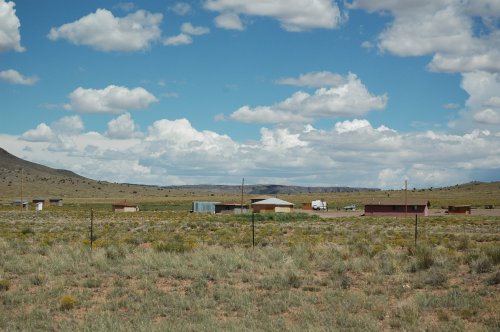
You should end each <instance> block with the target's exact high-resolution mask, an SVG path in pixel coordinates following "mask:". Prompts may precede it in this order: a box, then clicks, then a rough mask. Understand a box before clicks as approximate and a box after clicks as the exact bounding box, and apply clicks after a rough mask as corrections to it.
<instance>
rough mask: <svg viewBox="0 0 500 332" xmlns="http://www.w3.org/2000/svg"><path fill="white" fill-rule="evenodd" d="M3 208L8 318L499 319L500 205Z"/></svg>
mask: <svg viewBox="0 0 500 332" xmlns="http://www.w3.org/2000/svg"><path fill="white" fill-rule="evenodd" d="M94 216H95V220H94V229H93V233H94V236H95V237H94V239H93V240H92V244H93V250H90V238H89V236H90V232H89V231H90V230H89V227H90V214H89V211H88V210H87V209H86V208H84V207H82V208H74V209H69V208H65V209H61V210H51V211H42V213H39V214H34V213H30V212H22V211H0V262H1V264H0V330H6V331H14V330H96V331H100V330H116V331H122V330H123V331H131V330H134V331H135V330H144V331H163V330H165V331H177V330H179V331H184V330H189V331H192V330H208V331H219V330H238V331H241V330H243V331H245V330H248V331H254V330H263V331H275V330H283V331H285V330H286V331H304V330H352V331H357V330H363V331H364V330H369V331H371V330H373V331H378V330H390V329H395V330H429V331H434V330H437V331H449V330H451V331H471V330H473V331H477V330H479V331H494V330H499V329H500V315H499V310H498V308H499V307H500V298H499V296H498V289H499V288H498V285H499V280H500V277H499V275H500V266H499V263H500V261H499V260H500V259H499V257H500V254H499V244H500V234H499V232H498V225H499V222H500V219H498V217H474V216H468V217H456V218H455V217H448V218H442V217H435V218H432V217H429V218H423V219H422V221H421V222H420V224H419V225H420V228H419V238H418V241H417V246H416V247H415V243H414V237H413V236H414V230H413V222H412V221H411V220H407V221H405V220H403V219H394V218H338V219H319V218H317V217H311V216H310V215H303V214H291V215H287V216H284V215H273V214H269V215H259V216H258V218H256V219H255V247H254V248H253V247H252V223H251V216H250V215H240V216H230V215H221V216H219V215H208V214H190V213H187V212H182V211H166V210H165V211H160V210H159V211H142V212H139V213H135V214H113V213H111V212H108V211H105V210H104V209H103V210H97V211H96V212H95V213H94Z"/></svg>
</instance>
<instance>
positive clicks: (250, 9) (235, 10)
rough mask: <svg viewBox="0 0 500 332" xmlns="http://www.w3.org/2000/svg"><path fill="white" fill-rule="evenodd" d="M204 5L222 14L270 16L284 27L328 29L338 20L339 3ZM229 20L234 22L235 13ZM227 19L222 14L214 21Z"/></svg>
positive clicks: (237, 0)
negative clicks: (220, 17) (221, 16)
mask: <svg viewBox="0 0 500 332" xmlns="http://www.w3.org/2000/svg"><path fill="white" fill-rule="evenodd" d="M204 6H205V8H206V9H208V10H212V11H216V12H219V13H221V14H222V15H228V14H229V15H248V16H264V17H272V18H275V19H277V20H278V21H279V22H280V24H281V26H282V27H283V28H284V29H285V30H287V31H303V30H308V29H315V28H324V29H332V28H335V27H337V26H338V25H339V23H340V21H341V14H340V10H339V7H338V6H337V4H336V3H335V2H332V1H331V0H315V1H308V0H261V1H246V0H206V1H205V3H204ZM232 20H233V23H235V22H237V20H236V18H235V17H233V19H232ZM229 21H230V20H229V19H228V17H227V16H226V17H223V18H222V19H218V20H216V23H217V24H219V25H221V27H224V28H226V29H227V28H228V27H229V26H230V25H228V24H226V25H224V23H229ZM221 23H222V24H221ZM219 25H218V26H219Z"/></svg>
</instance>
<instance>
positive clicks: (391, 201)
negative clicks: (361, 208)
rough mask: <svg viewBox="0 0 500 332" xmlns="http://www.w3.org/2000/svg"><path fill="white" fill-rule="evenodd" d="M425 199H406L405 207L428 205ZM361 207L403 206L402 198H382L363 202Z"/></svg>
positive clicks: (403, 200)
mask: <svg viewBox="0 0 500 332" xmlns="http://www.w3.org/2000/svg"><path fill="white" fill-rule="evenodd" d="M429 204H430V203H429V200H427V199H415V198H408V200H407V201H406V205H409V206H410V205H429ZM363 205H405V199H404V197H403V198H401V197H382V198H372V199H368V200H366V201H364V202H363Z"/></svg>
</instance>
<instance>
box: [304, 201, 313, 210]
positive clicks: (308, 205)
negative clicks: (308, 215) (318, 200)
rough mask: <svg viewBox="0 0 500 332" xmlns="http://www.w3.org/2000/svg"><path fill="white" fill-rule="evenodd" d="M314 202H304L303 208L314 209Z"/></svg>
mask: <svg viewBox="0 0 500 332" xmlns="http://www.w3.org/2000/svg"><path fill="white" fill-rule="evenodd" d="M312 209H313V207H312V203H311V202H305V203H302V210H312Z"/></svg>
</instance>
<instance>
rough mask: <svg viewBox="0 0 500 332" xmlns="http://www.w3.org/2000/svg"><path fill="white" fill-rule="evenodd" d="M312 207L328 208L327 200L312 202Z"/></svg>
mask: <svg viewBox="0 0 500 332" xmlns="http://www.w3.org/2000/svg"><path fill="white" fill-rule="evenodd" d="M311 207H312V209H313V210H325V211H326V210H328V208H327V206H326V202H325V201H322V200H320V199H317V200H315V201H312V202H311Z"/></svg>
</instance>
